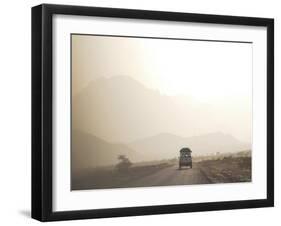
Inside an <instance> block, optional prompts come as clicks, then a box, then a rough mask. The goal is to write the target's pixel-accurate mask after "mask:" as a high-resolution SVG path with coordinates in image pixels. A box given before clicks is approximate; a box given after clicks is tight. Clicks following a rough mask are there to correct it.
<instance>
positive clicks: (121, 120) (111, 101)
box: [72, 76, 237, 143]
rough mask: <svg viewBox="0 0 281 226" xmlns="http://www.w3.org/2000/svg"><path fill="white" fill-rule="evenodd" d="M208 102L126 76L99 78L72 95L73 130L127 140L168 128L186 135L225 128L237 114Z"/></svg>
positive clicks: (165, 130) (114, 139)
mask: <svg viewBox="0 0 281 226" xmlns="http://www.w3.org/2000/svg"><path fill="white" fill-rule="evenodd" d="M217 112H219V111H218V110H217V108H215V107H214V108H213V106H212V105H207V104H201V103H199V102H193V101H192V100H191V99H189V98H187V97H181V96H167V95H163V94H161V93H160V92H159V91H157V90H153V89H149V88H146V87H145V86H144V85H142V84H141V83H140V82H138V81H136V80H134V79H132V78H130V77H126V76H115V77H111V78H100V79H98V80H94V81H92V82H90V83H89V85H88V86H87V87H85V88H84V89H83V90H81V91H80V92H79V93H78V94H77V95H76V96H74V97H73V99H72V119H73V121H72V122H73V128H74V129H75V130H80V131H85V132H88V133H91V134H94V135H95V136H97V137H100V138H102V139H104V140H107V141H110V142H122V143H128V142H130V141H134V140H136V139H141V138H143V137H150V136H153V135H154V134H160V133H163V132H168V133H171V134H181V135H183V136H184V137H189V136H192V135H194V133H195V134H204V133H210V132H212V131H225V130H224V129H225V128H224V127H226V128H228V127H230V126H229V125H228V124H227V123H233V122H234V121H235V120H237V116H236V115H234V116H231V117H233V119H232V118H231V117H230V116H227V117H228V118H227V119H225V120H224V115H225V114H223V113H221V114H218V113H217Z"/></svg>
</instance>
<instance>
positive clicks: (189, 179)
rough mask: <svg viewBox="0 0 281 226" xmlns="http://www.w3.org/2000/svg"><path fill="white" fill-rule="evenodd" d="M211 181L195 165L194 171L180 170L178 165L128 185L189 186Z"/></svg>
mask: <svg viewBox="0 0 281 226" xmlns="http://www.w3.org/2000/svg"><path fill="white" fill-rule="evenodd" d="M208 183H210V181H209V179H208V178H207V177H206V176H205V175H204V174H203V172H202V171H201V170H200V169H199V168H198V167H197V166H196V164H194V167H193V168H192V169H189V168H183V169H181V170H179V169H178V166H177V165H174V166H172V167H167V168H164V169H162V170H160V171H158V172H156V173H153V174H151V175H148V176H145V177H142V178H139V179H138V180H134V181H130V182H128V184H126V186H127V187H139V186H145V187H150V186H163V185H166V186H167V185H187V184H208Z"/></svg>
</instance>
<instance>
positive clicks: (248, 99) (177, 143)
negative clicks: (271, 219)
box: [71, 35, 252, 190]
mask: <svg viewBox="0 0 281 226" xmlns="http://www.w3.org/2000/svg"><path fill="white" fill-rule="evenodd" d="M71 40H72V59H71V62H72V163H71V167H72V189H74V190H75V189H93V188H112V187H137V186H153V185H179V184H202V183H212V182H211V181H213V182H214V181H217V182H218V181H219V182H237V181H241V180H242V181H250V180H251V179H250V174H251V173H250V172H251V139H252V44H249V43H225V42H207V41H190V40H168V39H149V38H126V37H108V36H95V35H72V37H71ZM182 147H189V148H190V149H191V150H192V155H193V161H194V162H197V163H196V164H195V167H194V168H193V169H192V171H188V173H184V172H178V174H176V175H174V174H173V175H172V174H171V175H170V179H169V180H167V177H168V176H167V175H169V174H170V173H169V172H177V171H174V168H175V166H176V165H177V162H178V160H177V158H178V156H179V150H180V149H181V148H182ZM120 156H121V157H120ZM225 158H226V160H225ZM227 158H230V160H227ZM222 159H224V160H223V162H220V160H222ZM212 161H213V162H212ZM216 161H219V162H216ZM226 161H229V162H228V164H225V162H226ZM248 161H250V162H248ZM120 162H121V163H123V164H125V163H126V162H127V165H128V166H127V168H128V169H130V170H128V171H127V173H125V175H124V172H123V174H122V175H120V174H118V172H117V171H116V166H118V164H120ZM207 163H208V164H207ZM237 164H238V165H239V166H240V168H241V172H240V171H239V173H238V174H239V175H240V177H239V178H240V179H235V178H236V177H235V176H234V174H233V173H232V174H231V176H228V177H227V176H226V177H225V178H226V179H225V178H224V177H223V178H222V179H221V178H217V177H216V176H215V177H213V179H210V178H212V175H211V176H210V175H206V174H204V175H203V174H202V172H203V171H204V169H207V170H206V172H212V166H214V165H216V167H217V168H219V166H221V167H222V168H223V170H225V167H226V165H228V167H233V169H236V168H237ZM144 169H145V170H144ZM170 169H173V171H170ZM230 171H231V170H230ZM186 172H187V171H186ZM231 172H232V171H231ZM245 172H246V173H245ZM119 173H120V172H119ZM116 174H118V175H116ZM151 174H153V175H154V176H153V177H152V178H151V179H149V178H147V177H148V175H151ZM157 174H159V175H158V176H157ZM189 174H190V175H189ZM214 174H215V175H218V173H214ZM188 175H189V176H188ZM241 175H244V176H241ZM172 177H173V178H177V179H174V180H172V179H171V178H172ZM113 178H115V179H114V180H113ZM161 178H163V181H166V182H165V183H164V182H161ZM192 178H193V179H192ZM214 178H215V179H214ZM237 178H238V177H237ZM241 178H244V179H241ZM245 178H246V179H245ZM110 181H111V182H110ZM156 181H158V182H157V183H156ZM167 181H168V182H167ZM153 183H156V184H153ZM214 183H216V182H214Z"/></svg>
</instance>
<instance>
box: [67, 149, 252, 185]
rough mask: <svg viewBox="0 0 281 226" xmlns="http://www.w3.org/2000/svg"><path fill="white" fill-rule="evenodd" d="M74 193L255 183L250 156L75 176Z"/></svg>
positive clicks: (146, 165)
mask: <svg viewBox="0 0 281 226" xmlns="http://www.w3.org/2000/svg"><path fill="white" fill-rule="evenodd" d="M72 175H73V176H72V181H71V185H72V186H71V189H72V190H84V189H106V188H132V187H151V186H171V185H191V184H214V183H235V182H251V156H250V155H249V152H240V153H238V154H237V153H236V154H233V155H232V154H229V155H212V156H204V157H194V158H193V167H192V168H188V167H186V168H182V169H181V170H180V169H179V168H178V161H177V159H176V158H175V159H170V160H162V161H161V162H160V161H159V162H156V161H155V162H143V163H136V164H132V165H131V166H130V167H129V168H128V169H127V170H123V171H120V170H118V169H117V168H116V166H108V167H98V168H95V169H84V170H82V171H79V172H73V174H72Z"/></svg>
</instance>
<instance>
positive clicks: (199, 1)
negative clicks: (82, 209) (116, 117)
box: [0, 0, 281, 226]
mask: <svg viewBox="0 0 281 226" xmlns="http://www.w3.org/2000/svg"><path fill="white" fill-rule="evenodd" d="M40 3H42V1H35V0H29V1H2V2H1V13H0V17H1V20H0V24H1V26H0V29H1V30H0V31H1V35H0V62H1V63H0V153H1V154H0V224H1V225H25V224H26V225H27V224H29V225H36V224H39V223H38V222H37V221H35V220H33V219H31V218H30V217H29V215H30V187H31V185H30V183H31V179H30V174H31V170H30V168H31V161H30V159H31V142H30V140H31V135H30V133H31V126H30V122H31V111H30V109H31V100H30V97H31V76H30V73H31V70H30V68H31V60H30V59H31V54H30V52H31V51H30V49H31V35H30V34H31V26H30V24H31V11H30V8H31V6H34V5H37V4H40ZM47 3H56V4H73V5H89V6H104V7H119V8H139V9H150V10H166V11H182V12H191V13H210V14H228V15H237V16H255V17H271V18H275V40H276V41H275V64H276V66H275V87H276V88H275V90H276V91H275V109H276V110H275V114H276V118H275V132H276V133H275V140H276V143H275V163H276V167H275V172H276V174H275V181H276V186H275V189H276V199H275V206H276V207H275V208H262V209H248V210H230V211H217V212H204V213H202V212H199V213H187V214H169V215H154V216H144V217H125V218H112V219H98V220H83V221H68V222H59V223H58V222H56V223H54V224H60V225H76V224H77V225H78V224H79V225H92V224H96V225H159V224H161V225H175V224H185V225H186V224H194V225H204V224H208V225H217V226H219V225H226V224H227V225H228V226H231V225H235V226H237V225H247V224H248V225H249V224H250V225H254V224H255V225H266V224H272V225H277V224H278V223H277V222H278V221H281V220H280V216H279V214H280V213H281V197H280V192H279V191H280V188H281V178H280V173H279V172H280V170H281V165H277V163H278V161H277V160H278V159H280V157H281V154H280V151H279V150H280V148H281V146H280V145H281V143H280V141H279V140H278V137H279V136H280V133H281V131H280V129H281V124H280V123H281V122H280V117H278V115H280V113H281V106H280V104H278V102H279V97H280V96H281V87H280V79H279V76H278V75H279V73H280V66H279V64H278V62H279V61H280V55H279V53H280V50H281V49H280V48H281V46H280V42H279V40H280V39H281V33H280V32H281V31H280V23H281V14H280V12H281V4H279V1H277V0H276V1H274V0H267V1H265V0H263V1H258V0H229V1H225V0H206V1H204V0H189V1H187V0H183V1H180V0H169V1H164V0H162V1H160V0H159V1H157V0H139V1H137V0H123V1H122V0H106V1H105V0H103V1H102V0H100V1H86V0H80V1H74V0H73V1H71V0H69V1H47Z"/></svg>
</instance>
